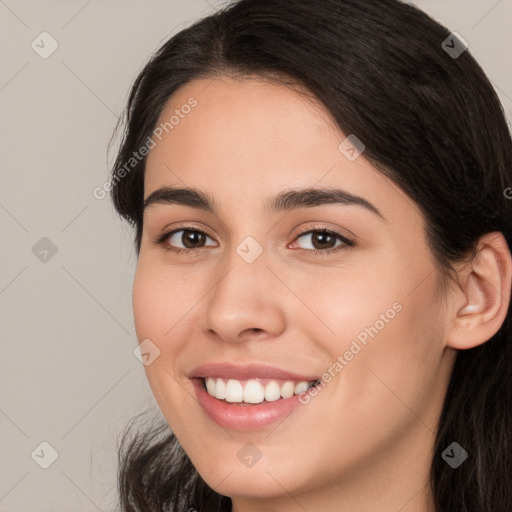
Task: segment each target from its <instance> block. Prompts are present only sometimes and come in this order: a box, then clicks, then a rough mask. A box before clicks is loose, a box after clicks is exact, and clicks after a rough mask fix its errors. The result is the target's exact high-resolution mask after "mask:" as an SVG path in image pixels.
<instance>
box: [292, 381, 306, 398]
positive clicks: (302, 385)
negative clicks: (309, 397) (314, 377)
mask: <svg viewBox="0 0 512 512" xmlns="http://www.w3.org/2000/svg"><path fill="white" fill-rule="evenodd" d="M308 389H309V384H308V383H307V382H306V381H303V382H298V383H297V384H295V394H296V395H300V394H301V393H304V391H307V390H308Z"/></svg>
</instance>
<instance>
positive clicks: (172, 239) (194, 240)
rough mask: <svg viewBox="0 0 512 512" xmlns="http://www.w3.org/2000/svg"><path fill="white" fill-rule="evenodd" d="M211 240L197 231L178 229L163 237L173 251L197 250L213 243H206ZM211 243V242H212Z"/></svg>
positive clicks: (203, 233) (202, 232)
mask: <svg viewBox="0 0 512 512" xmlns="http://www.w3.org/2000/svg"><path fill="white" fill-rule="evenodd" d="M208 239H209V240H211V238H210V237H209V236H208V235H207V234H206V233H205V232H204V231H200V230H198V229H178V230H176V231H172V232H171V233H168V234H166V235H165V242H166V244H167V245H170V246H171V248H174V249H182V250H186V249H190V250H193V249H198V248H201V247H205V246H208V245H215V243H207V242H208ZM212 242H213V241H212Z"/></svg>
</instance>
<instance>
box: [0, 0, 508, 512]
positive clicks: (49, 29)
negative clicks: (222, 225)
mask: <svg viewBox="0 0 512 512" xmlns="http://www.w3.org/2000/svg"><path fill="white" fill-rule="evenodd" d="M415 3H416V4H418V5H419V7H421V8H422V9H423V10H425V11H426V12H427V13H429V14H431V15H432V16H433V17H434V18H436V19H438V20H439V21H440V22H441V23H443V24H444V25H446V26H447V27H448V28H450V30H453V31H456V32H458V33H459V34H461V35H462V36H463V38H464V39H465V40H466V41H467V42H468V43H469V50H470V51H471V52H472V54H473V55H474V56H475V57H476V58H477V60H478V61H479V62H480V64H481V65H482V67H483V68H484V70H485V72H486V73H487V75H488V77H489V78H490V80H491V81H492V83H493V84H494V87H495V88H496V90H497V92H498V95H499V97H500V100H501V101H502V103H503V105H504V108H505V110H506V112H507V115H508V116H509V119H510V116H511V114H512V100H511V98H512V64H511V63H512V35H511V34H512V1H511V0H499V1H497V0H473V1H469V0H418V1H417V2H415ZM222 5H223V4H222V2H215V1H214V0H208V1H207V0H166V1H163V0H151V1H147V0H145V1H142V0H138V1H134V0H131V1H127V0H124V1H121V0H107V1H106V0H103V1H102V0H89V1H87V0H67V1H64V0H61V1H40V0H32V1H29V0H0V42H1V46H0V63H1V66H0V113H1V117H0V150H1V152H0V168H1V184H0V228H1V241H0V247H1V249H0V328H1V331H0V335H1V344H2V345H1V347H2V351H1V355H2V357H0V450H1V451H0V511H3V512H27V511H30V512H47V511H48V512H49V511H52V512H53V511H64V512H65V511H74V512H76V511H98V510H99V511H104V512H107V511H113V510H114V508H115V505H116V502H117V490H116V471H117V439H118V437H119V434H120V433H121V432H122V430H123V428H124V426H125V425H126V424H127V422H128V420H129V418H130V417H132V416H134V415H135V414H137V413H139V412H141V411H143V410H146V409H148V408H152V407H153V408H156V407H157V406H156V403H155V402H154V399H153V397H152V395H151V392H150V389H149V386H148V384H147V381H146V378H145V374H144V367H143V365H142V364H141V363H140V362H139V361H138V359H137V358H136V357H135V356H134V353H133V350H134V348H135V347H136V345H137V340H136V336H135V331H134V324H133V318H132V306H131V287H132V280H133V274H134V270H135V265H136V256H135V252H134V250H133V245H132V232H131V230H130V228H129V227H128V226H127V225H126V224H125V223H124V222H122V221H121V220H120V219H119V218H118V217H117V215H116V214H115V212H114V210H113V207H112V205H111V203H110V201H109V198H108V196H107V197H106V198H104V199H96V198H95V197H94V196H93V190H94V188H95V187H98V186H101V185H102V184H103V183H104V182H105V180H106V179H107V177H108V173H109V166H110V165H111V164H112V162H113V157H114V155H115V149H116V148H117V145H114V148H113V149H112V150H111V152H110V153H109V154H107V144H108V142H109V139H110V137H111V135H112V132H113V129H114V126H115V124H116V121H117V119H118V116H119V114H120V113H121V111H122V109H123V108H124V106H125V102H126V99H127V94H128V91H129V88H130V86H131V84H132V82H133V80H134V78H135V77H136V74H137V73H138V71H139V70H140V69H141V68H142V66H143V64H144V63H145V62H146V61H147V59H148V57H149V55H150V54H151V53H152V52H153V51H154V50H156V49H157V48H158V47H159V46H160V45H161V44H162V43H163V42H164V41H165V40H166V39H168V38H169V37H170V36H171V35H173V34H174V33H176V32H177V31H179V30H181V29H182V28H185V27H186V26H188V25H189V24H191V23H192V22H193V21H195V20H196V19H198V18H199V17H202V16H204V15H206V14H208V13H210V12H212V11H213V10H215V9H217V8H219V7H220V6H222ZM43 32H46V33H47V34H42V33H43ZM41 34H42V35H41ZM440 44H441V41H440ZM56 45H58V46H56ZM55 47H56V49H54V48H55ZM52 50H54V51H53V53H51V55H47V54H48V53H49V52H51V51H52ZM43 57H46V58H43ZM510 185H511V186H512V183H511V184H510ZM44 466H47V467H46V469H45V467H44Z"/></svg>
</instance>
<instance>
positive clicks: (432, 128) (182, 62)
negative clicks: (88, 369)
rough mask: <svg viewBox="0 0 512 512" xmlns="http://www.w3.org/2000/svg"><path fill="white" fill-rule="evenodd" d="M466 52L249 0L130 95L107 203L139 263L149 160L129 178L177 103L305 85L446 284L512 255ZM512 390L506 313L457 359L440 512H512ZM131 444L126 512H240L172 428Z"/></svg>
mask: <svg viewBox="0 0 512 512" xmlns="http://www.w3.org/2000/svg"><path fill="white" fill-rule="evenodd" d="M454 37H455V36H453V35H452V34H451V33H450V30H448V29H447V28H446V27H444V26H442V25H441V24H439V23H438V22H436V21H434V20H432V19H431V18H430V17H429V16H428V15H427V14H425V13H423V12H422V11H420V10H419V9H417V8H416V7H414V6H411V5H409V4H406V3H402V2H400V1H398V0H316V1H315V2H311V1H309V0H239V1H236V2H234V3H231V4H230V5H228V6H227V7H225V8H224V9H222V10H220V11H218V12H216V13H213V14H211V15H209V16H207V17H205V18H203V19H201V20H199V21H197V22H196V23H194V24H192V25H191V26H189V27H188V28H186V29H184V30H182V31H180V32H179V33H177V34H176V35H174V36H173V37H172V38H170V39H169V40H168V41H167V42H166V43H165V44H163V46H161V48H160V49H158V50H157V51H156V52H155V53H154V54H153V55H152V56H151V58H150V59H149V61H148V62H147V64H146V65H145V66H144V68H143V69H142V71H141V72H140V74H139V75H138V77H137V78H136V80H135V82H134V84H133V86H132V89H131V91H130V94H129V99H128V103H127V106H126V110H125V113H124V118H123V120H124V123H125V129H124V132H123V137H122V141H121V145H120V149H119V151H118V154H117V158H116V160H115V163H114V166H113V169H112V173H111V179H112V188H111V198H112V200H113V203H114V205H115V208H116V210H117V212H118V213H119V214H120V215H121V216H122V217H123V218H124V219H126V220H127V221H128V222H129V223H130V224H131V225H132V226H133V227H134V228H135V249H136V251H137V254H139V251H140V242H141V235H142V206H143V194H144V169H145V161H146V159H145V158H142V159H140V161H137V162H135V164H134V165H132V166H131V167H130V168H127V167H126V163H127V162H129V161H130V158H131V157H132V155H133V153H134V151H138V150H139V148H141V147H143V146H144V145H145V141H146V140H147V138H148V137H149V136H151V134H152V132H153V130H154V129H155V127H156V123H157V120H158V117H159V115H160V113H161V112H162V109H163V108H164V106H165V104H166V102H167V101H168V100H169V98H170V97H171V96H172V94H173V93H174V92H175V91H176V90H177V89H178V88H180V87H182V86H184V85H185V84H187V83H188V82H190V81H191V80H194V79H197V78H215V77H216V76H220V75H229V76H232V77H240V78H243V77H244V75H249V74H251V75H258V76H260V77H261V78H262V79H268V80H273V81H276V83H282V84H287V85H289V86H290V87H291V86H293V84H300V85H302V86H305V87H306V90H308V91H309V92H311V93H312V95H313V96H314V97H315V98H316V100H317V101H319V102H320V103H322V104H323V105H324V106H325V107H326V108H327V109H328V111H329V112H330V114H331V115H332V118H333V120H334V122H335V123H337V125H338V127H339V128H340V129H341V130H342V131H343V133H345V134H347V135H348V134H355V135H356V136H357V137H358V138H359V139H360V140H361V141H362V142H363V143H364V145H365V153H364V156H365V157H366V158H367V159H368V161H369V162H370V163H371V164H373V165H374V166H375V167H376V168H377V169H378V170H379V171H380V172H381V173H383V174H384V175H386V176H387V177H388V178H390V179H391V180H393V181H394V182H395V183H396V184H397V185H398V186H399V187H401V189H402V190H404V191H405V193H406V194H408V195H409V196H410V197H411V198H412V200H414V202H415V203H416V204H417V205H418V206H419V208H420V209H421V211H422V214H423V216H424V219H425V226H426V227H425V230H426V236H427V241H428V244H429V248H430V250H431V252H432V254H433V256H434V261H435V262H436V266H437V268H438V270H439V275H440V276H442V277H443V282H446V280H448V279H450V278H454V275H455V274H454V266H453V264H454V263H455V262H460V261H465V258H467V257H468V255H471V254H474V251H475V247H476V243H477V241H478V239H479V237H481V236H482V235H484V234H485V233H488V232H491V231H501V232H502V233H503V235H504V236H505V239H506V240H507V243H508V246H509V247H512V200H511V199H507V197H506V196H507V194H506V193H505V191H506V190H507V189H508V190H510V189H509V187H511V186H512V140H511V136H510V132H509V129H508V126H507V122H506V119H505V114H504V112H503V108H502V106H501V104H500V101H499V99H498V97H497V95H496V93H495V91H494V89H493V87H492V85H491V84H490V82H489V80H488V79H487V78H486V76H485V74H484V72H483V71H482V69H481V67H480V66H479V65H478V63H477V62H476V61H475V60H474V58H473V57H472V56H471V53H470V51H469V49H465V47H463V46H462V43H460V42H459V39H453V38H454ZM451 49H456V50H458V51H457V52H454V51H451ZM118 127H119V125H118ZM132 163H133V161H132ZM123 168H124V173H122V174H121V173H120V169H123ZM511 384H512V321H511V308H510V306H509V309H508V313H507V317H506V319H505V321H504V323H503V325H502V326H501V328H500V330H499V331H498V332H497V333H496V335H495V336H493V338H492V339H490V340H489V341H487V342H486V343H483V344H482V345H480V346H478V347H475V348H473V349H469V350H462V351H459V352H458V354H457V358H456V362H455V366H454V368H453V371H452V375H451V380H450V383H449V386H448V390H447V394H446V397H445V401H444V404H443V409H442V413H441V416H440V419H439V424H438V426H437V430H436V441H435V453H434V455H433V459H432V464H431V473H430V486H431V490H432V492H433V495H434V502H435V505H436V508H437V511H438V512H455V511H456V512H483V511H491V510H492V511H493V512H510V511H511V510H512V488H511V486H512V431H511V430H512V396H511V393H512V390H511V388H512V385H511ZM153 426H154V424H153ZM152 429H153V431H151V430H152ZM133 430H134V429H132V428H129V429H128V430H127V431H126V432H125V434H124V437H123V440H122V443H121V445H120V449H119V493H120V507H121V510H122V512H142V511H144V512H157V511H173V512H177V511H188V510H189V509H196V510H198V511H208V512H210V511H212V512H217V511H219V512H220V511H230V510H231V500H230V499H229V498H228V497H225V496H220V495H219V494H217V493H216V492H214V491H213V490H212V489H210V488H209V487H208V485H207V484H206V483H205V482H204V481H203V480H202V479H201V477H200V476H199V475H198V473H197V472H196V470H195V469H194V467H193V465H192V463H191V461H190V460H189V458H188V457H187V455H186V454H185V453H184V451H183V449H182V448H181V446H180V444H179V442H178V441H177V439H176V437H175V436H174V434H173V433H172V432H171V431H170V429H169V428H168V426H167V425H165V422H163V423H161V424H160V425H159V426H157V427H156V428H153V427H149V432H140V433H137V432H135V433H134V434H132V433H131V432H133ZM454 441H456V442H457V443H459V444H460V445H461V446H462V447H464V448H465V449H466V450H467V452H468V453H469V457H468V459H467V460H466V461H465V462H464V463H463V464H462V465H461V466H459V467H458V468H457V469H452V468H451V467H450V466H449V465H448V464H447V463H446V462H445V461H444V460H443V459H442V457H441V454H442V452H443V450H444V449H446V448H447V447H448V446H449V445H450V444H451V443H452V442H454Z"/></svg>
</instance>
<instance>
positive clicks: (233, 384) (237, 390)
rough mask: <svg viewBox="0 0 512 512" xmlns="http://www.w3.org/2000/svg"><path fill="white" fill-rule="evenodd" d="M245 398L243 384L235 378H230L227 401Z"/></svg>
mask: <svg viewBox="0 0 512 512" xmlns="http://www.w3.org/2000/svg"><path fill="white" fill-rule="evenodd" d="M243 398H244V388H243V387H242V384H240V382H238V381H237V380H234V379H229V380H228V383H227V384H226V402H241V401H242V400H243Z"/></svg>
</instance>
